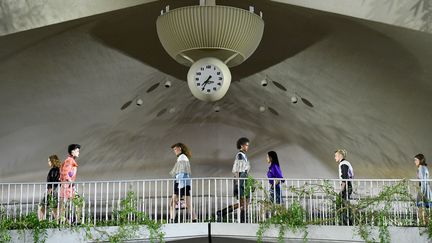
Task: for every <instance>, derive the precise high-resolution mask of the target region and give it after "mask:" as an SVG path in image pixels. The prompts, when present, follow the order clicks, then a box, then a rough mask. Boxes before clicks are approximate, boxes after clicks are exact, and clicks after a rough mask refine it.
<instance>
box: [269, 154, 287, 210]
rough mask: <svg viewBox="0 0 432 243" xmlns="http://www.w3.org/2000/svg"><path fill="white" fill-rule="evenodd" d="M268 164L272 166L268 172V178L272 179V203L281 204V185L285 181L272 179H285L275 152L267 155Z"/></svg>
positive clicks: (270, 181)
mask: <svg viewBox="0 0 432 243" xmlns="http://www.w3.org/2000/svg"><path fill="white" fill-rule="evenodd" d="M267 163H269V164H270V167H269V170H268V172H267V178H269V179H270V180H269V183H270V201H272V202H276V203H278V204H280V203H282V192H281V188H280V184H281V183H283V182H284V181H283V180H272V179H271V178H283V175H282V171H281V169H280V166H279V159H278V156H277V153H276V152H275V151H270V152H268V153H267Z"/></svg>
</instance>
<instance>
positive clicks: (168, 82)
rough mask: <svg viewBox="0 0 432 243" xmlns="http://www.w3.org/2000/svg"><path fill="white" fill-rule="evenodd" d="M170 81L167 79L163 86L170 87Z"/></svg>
mask: <svg viewBox="0 0 432 243" xmlns="http://www.w3.org/2000/svg"><path fill="white" fill-rule="evenodd" d="M171 85H172V84H171V81H170V80H167V81H165V88H170V87H171Z"/></svg>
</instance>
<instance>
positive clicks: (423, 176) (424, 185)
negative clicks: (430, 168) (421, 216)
mask: <svg viewBox="0 0 432 243" xmlns="http://www.w3.org/2000/svg"><path fill="white" fill-rule="evenodd" d="M419 174H420V178H419V179H420V189H421V192H422V193H423V195H427V194H428V182H427V179H428V175H427V168H426V167H425V166H420V173H419Z"/></svg>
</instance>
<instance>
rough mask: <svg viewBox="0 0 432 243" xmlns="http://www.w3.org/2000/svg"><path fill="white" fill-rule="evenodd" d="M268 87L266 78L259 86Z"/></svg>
mask: <svg viewBox="0 0 432 243" xmlns="http://www.w3.org/2000/svg"><path fill="white" fill-rule="evenodd" d="M267 85H268V81H267V76H265V78H264V79H263V80H261V86H263V87H266V86H267Z"/></svg>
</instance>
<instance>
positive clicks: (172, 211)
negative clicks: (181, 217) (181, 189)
mask: <svg viewBox="0 0 432 243" xmlns="http://www.w3.org/2000/svg"><path fill="white" fill-rule="evenodd" d="M177 202H178V197H177V195H176V194H173V195H172V197H171V202H170V211H169V212H170V221H171V220H174V218H175V206H176V205H177Z"/></svg>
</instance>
